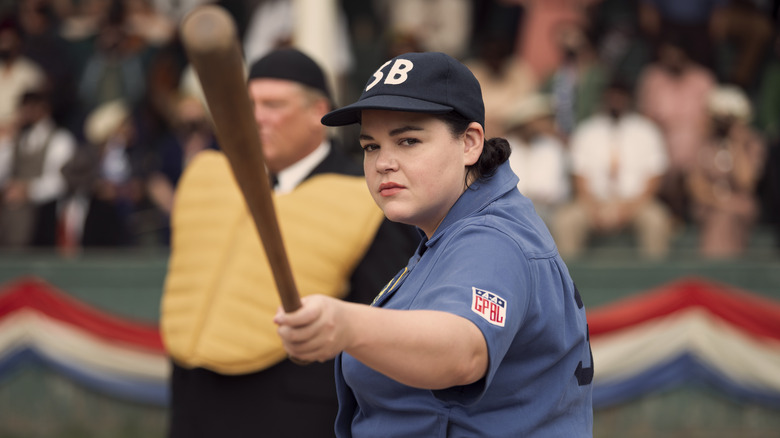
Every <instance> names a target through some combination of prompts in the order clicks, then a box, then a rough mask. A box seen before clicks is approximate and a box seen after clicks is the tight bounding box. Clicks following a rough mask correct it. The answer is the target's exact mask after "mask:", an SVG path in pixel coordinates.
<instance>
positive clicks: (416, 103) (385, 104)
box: [321, 96, 452, 126]
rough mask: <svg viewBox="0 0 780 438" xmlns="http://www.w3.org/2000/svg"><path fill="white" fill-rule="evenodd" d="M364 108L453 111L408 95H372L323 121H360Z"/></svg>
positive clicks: (432, 112) (325, 117)
mask: <svg viewBox="0 0 780 438" xmlns="http://www.w3.org/2000/svg"><path fill="white" fill-rule="evenodd" d="M363 110H386V111H407V112H413V113H428V114H444V113H448V112H450V111H452V107H450V106H447V105H441V104H438V103H433V102H428V101H425V100H421V99H415V98H413V97H408V96H371V97H367V98H365V99H361V100H359V101H357V102H355V103H353V104H351V105H347V106H345V107H343V108H339V109H337V110H334V111H331V112H329V113H328V114H325V116H323V117H322V120H321V122H322V124H323V125H325V126H344V125H351V124H353V123H360V113H361V111H363Z"/></svg>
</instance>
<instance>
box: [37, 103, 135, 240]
mask: <svg viewBox="0 0 780 438" xmlns="http://www.w3.org/2000/svg"><path fill="white" fill-rule="evenodd" d="M132 130H133V127H132V121H131V115H130V109H129V108H128V107H127V105H126V104H125V102H123V101H122V100H115V101H111V102H107V103H105V104H103V105H101V106H99V107H98V108H96V109H95V110H94V111H93V112H92V113H90V114H89V116H88V117H87V119H86V123H85V127H84V132H85V134H86V138H87V141H88V142H87V143H86V144H84V145H82V146H81V147H80V148H79V149H78V151H77V153H76V154H75V155H74V157H73V158H72V159H71V160H70V161H68V163H67V164H65V166H64V167H63V168H62V174H63V176H64V178H65V181H66V183H67V193H66V194H65V196H63V197H62V198H60V199H57V200H53V201H51V202H49V203H46V204H44V205H43V206H42V207H41V210H40V214H39V222H38V227H37V228H38V231H37V233H36V239H35V244H36V245H39V246H54V245H56V246H57V247H58V249H59V250H60V251H61V252H63V253H65V254H72V253H74V252H76V251H78V250H79V249H81V248H86V247H112V246H119V245H125V244H127V243H128V242H129V235H128V225H127V224H128V220H129V217H130V212H131V211H132V208H133V204H134V198H136V196H134V195H133V190H132V181H131V177H132V165H131V160H130V156H129V154H128V151H127V148H128V146H129V142H130V140H131V138H132V136H133V132H132Z"/></svg>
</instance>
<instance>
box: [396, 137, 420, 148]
mask: <svg viewBox="0 0 780 438" xmlns="http://www.w3.org/2000/svg"><path fill="white" fill-rule="evenodd" d="M419 142H420V140H418V139H416V138H404V139H401V141H399V142H398V143H399V144H400V145H403V146H412V145H414V144H417V143H419Z"/></svg>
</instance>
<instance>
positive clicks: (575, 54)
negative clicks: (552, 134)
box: [544, 25, 608, 136]
mask: <svg viewBox="0 0 780 438" xmlns="http://www.w3.org/2000/svg"><path fill="white" fill-rule="evenodd" d="M590 39H591V38H590V36H589V35H588V34H586V32H585V30H584V28H583V27H581V26H579V25H562V27H561V28H560V29H559V33H558V51H559V52H560V53H561V54H562V61H561V63H560V64H559V65H558V67H557V68H556V69H555V71H554V72H553V73H552V75H551V76H550V77H549V78H548V79H547V80H546V84H545V86H544V90H545V91H547V92H550V93H551V94H552V96H553V99H554V101H555V120H556V122H557V124H558V130H559V131H560V132H561V133H562V134H563V135H564V136H568V135H570V134H571V132H572V130H573V129H574V127H575V126H576V125H577V124H578V123H579V122H581V121H582V120H584V119H585V118H587V117H590V116H591V115H593V114H594V113H596V111H597V110H598V107H599V103H600V101H601V98H602V96H603V94H604V87H605V86H606V84H607V82H608V79H607V72H606V70H605V69H604V67H603V65H602V63H601V62H600V61H599V59H598V57H597V54H596V52H595V50H594V48H593V44H592V42H591V40H590Z"/></svg>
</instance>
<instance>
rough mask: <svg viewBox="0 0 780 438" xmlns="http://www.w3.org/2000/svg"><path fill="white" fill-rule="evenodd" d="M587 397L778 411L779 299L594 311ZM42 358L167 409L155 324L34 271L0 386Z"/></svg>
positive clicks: (681, 288) (14, 321) (11, 287)
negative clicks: (664, 396)
mask: <svg viewBox="0 0 780 438" xmlns="http://www.w3.org/2000/svg"><path fill="white" fill-rule="evenodd" d="M588 323H589V327H590V335H591V346H592V349H593V359H594V363H595V377H594V392H593V403H594V407H595V408H597V409H598V408H602V407H606V406H611V405H615V404H619V403H623V402H627V401H630V400H633V399H638V398H641V397H643V396H645V395H648V394H651V393H653V392H657V391H662V390H667V389H674V388H676V387H680V386H683V385H691V384H697V385H703V386H707V387H709V388H714V389H716V390H719V391H721V392H722V393H724V394H726V395H728V396H730V397H732V398H734V399H735V400H737V401H744V402H751V403H759V404H763V405H768V406H772V407H780V303H779V302H777V301H773V300H770V299H767V298H763V297H760V296H758V295H755V294H752V293H749V292H746V291H742V290H739V289H736V288H733V287H730V286H727V285H723V284H718V283H713V282H710V281H707V280H703V279H698V278H687V279H681V280H679V281H676V282H673V283H670V284H667V285H664V286H661V287H659V288H656V289H653V290H650V291H647V292H644V293H641V294H638V295H633V296H631V297H630V298H626V299H623V300H619V301H616V302H613V303H610V304H608V305H604V306H601V307H598V308H594V309H589V312H588ZM31 362H32V363H38V364H43V365H44V366H47V367H50V368H51V369H53V370H54V371H56V372H59V373H61V374H63V375H65V376H67V377H68V378H70V379H73V380H74V381H76V382H78V383H80V384H82V385H84V386H85V387H87V388H90V389H92V390H95V391H98V392H101V393H104V394H106V395H109V396H112V397H116V398H119V399H123V400H127V401H131V402H135V403H144V404H150V405H158V406H165V405H166V404H167V401H168V387H167V382H168V377H169V372H170V363H169V361H168V358H167V357H166V354H165V350H164V347H163V344H162V341H161V338H160V334H159V331H158V327H157V325H156V324H152V323H149V322H143V321H134V320H131V319H128V318H125V317H122V316H117V315H111V314H108V313H106V312H103V311H100V310H97V309H95V308H93V307H90V306H89V305H87V304H85V303H83V302H81V301H78V300H76V299H74V298H72V297H70V296H69V295H67V294H66V293H64V292H62V291H59V290H57V289H56V288H55V287H53V286H51V285H50V284H48V283H46V282H44V281H42V280H39V279H36V278H22V279H19V280H17V281H14V282H12V283H9V284H6V285H5V286H4V287H2V288H0V381H2V379H3V378H4V376H6V375H7V374H8V373H9V372H11V371H12V370H13V369H15V368H16V367H18V366H21V365H22V364H30V363H31Z"/></svg>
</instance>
